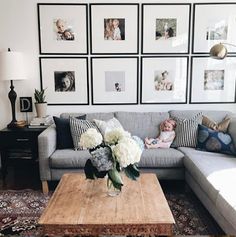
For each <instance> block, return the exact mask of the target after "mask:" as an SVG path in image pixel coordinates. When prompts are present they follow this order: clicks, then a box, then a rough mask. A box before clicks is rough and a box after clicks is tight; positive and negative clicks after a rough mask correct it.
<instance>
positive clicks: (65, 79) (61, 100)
mask: <svg viewBox="0 0 236 237" xmlns="http://www.w3.org/2000/svg"><path fill="white" fill-rule="evenodd" d="M39 60H40V77H41V88H44V89H46V91H45V93H46V99H47V102H48V105H88V104H89V86H88V59H87V58H82V57H80V58H76V57H73V58H68V57H63V58H60V57H40V58H39Z"/></svg>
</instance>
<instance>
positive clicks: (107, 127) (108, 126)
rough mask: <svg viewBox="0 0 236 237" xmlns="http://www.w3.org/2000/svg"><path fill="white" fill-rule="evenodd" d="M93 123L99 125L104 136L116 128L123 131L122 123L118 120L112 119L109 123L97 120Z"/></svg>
mask: <svg viewBox="0 0 236 237" xmlns="http://www.w3.org/2000/svg"><path fill="white" fill-rule="evenodd" d="M93 121H94V122H95V124H96V125H97V127H98V129H99V131H100V132H101V134H102V135H103V136H104V135H105V133H106V132H109V131H111V130H113V129H116V128H122V129H123V127H122V125H121V123H120V122H119V120H117V119H116V118H112V119H110V120H108V121H103V120H97V119H94V120H93Z"/></svg>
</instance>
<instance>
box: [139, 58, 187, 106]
mask: <svg viewBox="0 0 236 237" xmlns="http://www.w3.org/2000/svg"><path fill="white" fill-rule="evenodd" d="M187 83H188V57H187V56H179V57H174V56H166V57H164V56H163V57H162V56H159V57H142V61H141V92H140V94H141V98H140V103H141V104H186V103H187V87H188V86H187Z"/></svg>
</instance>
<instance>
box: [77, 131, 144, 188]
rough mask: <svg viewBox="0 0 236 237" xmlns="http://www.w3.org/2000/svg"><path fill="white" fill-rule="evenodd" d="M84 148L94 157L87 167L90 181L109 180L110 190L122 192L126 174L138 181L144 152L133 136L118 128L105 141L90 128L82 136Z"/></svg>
mask: <svg viewBox="0 0 236 237" xmlns="http://www.w3.org/2000/svg"><path fill="white" fill-rule="evenodd" d="M80 146H82V147H83V148H87V149H89V152H90V154H91V156H92V157H91V158H90V159H88V160H87V162H86V164H85V168H84V171H85V175H86V178H88V179H96V178H104V177H105V176H107V177H108V182H107V184H108V186H109V185H113V187H114V188H115V189H117V190H120V191H121V188H122V186H123V180H122V177H121V174H120V172H121V171H122V170H123V171H124V173H125V174H126V176H127V177H129V178H130V179H133V180H136V179H137V178H138V177H139V170H138V167H137V163H138V162H139V161H140V157H141V153H142V150H141V148H140V147H139V145H138V144H137V143H136V141H134V140H133V139H132V137H131V135H130V133H128V132H126V131H124V130H123V129H121V128H117V129H114V130H112V131H109V132H106V133H105V136H104V140H103V137H102V135H101V134H100V133H99V132H98V131H97V130H96V129H94V128H90V129H88V130H87V131H86V132H85V133H83V134H82V135H81V138H80Z"/></svg>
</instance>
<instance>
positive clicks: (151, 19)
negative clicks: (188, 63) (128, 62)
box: [142, 3, 191, 54]
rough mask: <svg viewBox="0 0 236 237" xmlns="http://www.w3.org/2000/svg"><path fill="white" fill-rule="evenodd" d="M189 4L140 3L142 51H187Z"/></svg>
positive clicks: (159, 52) (150, 52)
mask: <svg viewBox="0 0 236 237" xmlns="http://www.w3.org/2000/svg"><path fill="white" fill-rule="evenodd" d="M190 19H191V4H184V3H176V4H168V3H167V4H164V3H160V4H158V3H148V4H142V53H143V54H157V53H158V54H186V53H189V34H190Z"/></svg>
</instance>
